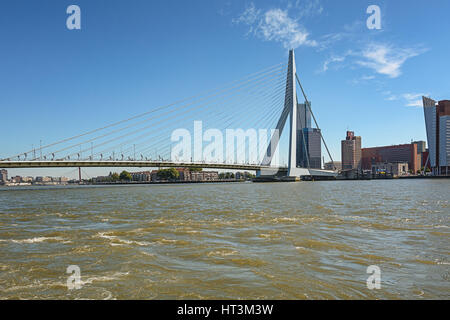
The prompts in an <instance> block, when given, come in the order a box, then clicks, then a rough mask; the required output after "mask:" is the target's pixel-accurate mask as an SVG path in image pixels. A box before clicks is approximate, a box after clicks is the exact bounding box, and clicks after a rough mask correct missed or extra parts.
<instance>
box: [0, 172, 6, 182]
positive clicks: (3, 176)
mask: <svg viewBox="0 0 450 320" xmlns="http://www.w3.org/2000/svg"><path fill="white" fill-rule="evenodd" d="M6 182H8V171H7V170H5V169H2V170H0V183H6Z"/></svg>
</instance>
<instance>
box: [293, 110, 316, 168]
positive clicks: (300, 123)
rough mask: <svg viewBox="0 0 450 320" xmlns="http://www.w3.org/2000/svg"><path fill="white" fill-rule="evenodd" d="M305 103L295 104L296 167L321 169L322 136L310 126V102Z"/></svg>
mask: <svg viewBox="0 0 450 320" xmlns="http://www.w3.org/2000/svg"><path fill="white" fill-rule="evenodd" d="M307 103H309V106H308V105H306V102H305V103H304V104H298V105H297V144H298V147H297V167H300V168H311V169H322V136H321V132H320V129H316V128H312V126H311V111H310V107H311V102H307Z"/></svg>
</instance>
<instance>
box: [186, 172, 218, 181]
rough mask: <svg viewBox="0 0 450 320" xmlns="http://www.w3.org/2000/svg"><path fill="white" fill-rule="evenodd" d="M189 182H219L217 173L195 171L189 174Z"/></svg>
mask: <svg viewBox="0 0 450 320" xmlns="http://www.w3.org/2000/svg"><path fill="white" fill-rule="evenodd" d="M190 176H191V179H190V181H216V180H219V173H218V172H216V171H197V172H191V173H190Z"/></svg>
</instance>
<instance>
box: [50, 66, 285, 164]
mask: <svg viewBox="0 0 450 320" xmlns="http://www.w3.org/2000/svg"><path fill="white" fill-rule="evenodd" d="M278 72H279V70H277V71H274V72H271V73H270V74H268V75H265V76H264V77H262V78H260V79H256V82H255V83H256V84H258V83H260V84H261V83H265V81H269V80H270V79H271V78H274V76H276V75H277V73H278ZM266 79H269V80H266ZM249 84H251V83H249ZM249 84H246V85H247V86H248V85H249ZM237 89H239V88H237ZM241 90H242V89H241ZM237 92H239V91H237ZM219 98H224V97H219ZM216 99H218V98H216ZM191 105H193V104H191ZM205 105H206V104H205ZM189 106H190V105H189ZM182 107H183V106H182ZM182 107H179V108H178V109H180V108H182ZM197 107H198V106H197ZM170 114H172V111H169V112H166V113H164V114H163V115H170ZM161 116H162V115H159V116H158V117H155V118H159V117H161ZM178 116H179V115H178ZM173 117H174V116H173V114H172V116H171V119H173ZM148 121H149V120H144V121H141V122H139V123H134V124H131V125H128V126H126V127H124V128H119V129H117V130H114V131H112V132H109V133H106V134H103V135H101V136H98V137H94V138H91V139H89V140H85V141H82V142H80V143H77V144H74V145H71V146H68V147H64V148H62V149H59V150H57V151H54V152H53V153H52V154H53V155H54V154H56V153H60V152H62V151H66V150H70V149H73V148H75V147H77V146H80V145H83V144H87V143H89V142H92V141H95V140H99V139H101V138H104V137H107V136H109V135H112V134H114V133H118V132H120V131H123V130H124V129H129V128H132V127H135V126H136V125H137V124H142V123H145V122H148ZM152 126H153V125H150V126H147V127H144V128H141V129H139V130H136V131H134V132H132V133H128V134H126V136H129V135H131V134H133V133H136V132H138V131H140V130H143V129H145V128H149V127H152ZM121 137H123V136H121ZM121 137H118V138H117V139H119V138H121ZM111 141H114V139H112V140H110V141H109V142H111ZM103 144H105V143H103ZM95 147H98V145H96V146H95ZM86 151H88V149H87V148H86V149H85V150H81V152H86ZM76 154H78V152H74V153H73V154H70V155H69V156H73V155H76ZM48 155H49V154H47V156H48Z"/></svg>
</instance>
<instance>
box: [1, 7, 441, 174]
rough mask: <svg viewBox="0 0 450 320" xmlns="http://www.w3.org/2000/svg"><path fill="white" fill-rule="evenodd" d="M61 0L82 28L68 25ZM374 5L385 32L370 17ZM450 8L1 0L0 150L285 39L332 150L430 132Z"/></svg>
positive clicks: (124, 111)
mask: <svg viewBox="0 0 450 320" xmlns="http://www.w3.org/2000/svg"><path fill="white" fill-rule="evenodd" d="M70 4H76V5H78V6H79V7H80V8H81V19H82V20H81V30H68V29H67V28H66V19H67V17H68V15H67V14H66V8H67V7H68V6H69V5H70ZM369 5H378V6H379V7H380V8H381V19H382V20H381V21H382V22H381V30H369V29H368V28H367V27H366V20H367V18H368V17H369V14H367V13H366V9H367V7H368V6H369ZM449 13H450V2H449V1H447V0H436V1H404V0H397V1H377V0H371V1H364V0H346V1H336V0H303V1H302V0H299V1H295V0H291V1H253V2H252V1H241V0H234V1H206V0H205V1H167V0H165V1H138V0H133V1H100V0H90V1H82V0H75V1H74V0H72V1H64V0H46V1H12V0H4V1H2V2H1V3H0V43H1V50H0V108H1V119H2V134H1V137H0V146H1V147H0V158H2V157H6V156H10V155H11V154H15V153H18V152H22V151H25V150H26V149H30V148H31V145H32V144H33V145H34V146H37V145H38V144H39V141H40V140H43V141H44V144H45V143H50V142H53V141H57V140H60V139H63V138H65V137H70V136H73V135H76V134H78V133H80V132H84V131H87V130H90V129H93V128H97V127H100V126H103V125H105V124H108V123H112V122H114V121H118V120H121V119H125V118H128V117H130V116H132V115H134V114H139V113H142V112H145V111H147V110H149V109H152V108H154V107H156V106H159V105H164V104H168V103H170V102H173V101H176V100H178V99H181V98H184V97H189V96H192V95H193V94H196V93H199V92H203V91H205V90H208V89H212V88H215V87H218V86H220V85H222V84H226V83H229V82H230V81H233V80H236V79H239V78H242V77H243V76H245V75H247V74H251V73H253V72H255V71H258V70H261V69H263V68H265V67H268V66H272V65H274V64H276V63H279V62H283V61H286V60H287V56H288V49H289V48H295V50H296V59H297V72H298V74H299V75H300V77H301V79H302V82H303V85H304V87H305V89H306V91H307V94H308V96H309V99H310V100H311V101H312V106H313V110H314V111H315V113H316V116H317V118H318V121H319V124H320V126H321V127H322V129H323V133H324V136H325V139H326V140H327V142H328V144H329V146H330V149H331V152H332V155H333V157H334V158H335V159H339V158H340V140H341V139H342V138H344V137H345V131H346V130H347V129H349V130H353V131H355V133H356V134H357V135H361V136H362V143H363V147H370V146H377V145H390V144H399V143H408V142H410V141H411V140H426V133H425V125H424V117H423V110H422V108H421V107H420V104H419V103H418V101H419V100H420V97H421V95H427V96H431V97H432V98H434V99H436V100H442V99H450V92H449V91H450V89H449V88H450V77H449V76H448V72H449V70H450V59H449V58H448V57H449V54H448V53H449V52H450V33H449V32H448V31H449V30H450V19H449V18H448V17H449ZM244 116H249V117H251V116H252V115H244ZM89 170H91V171H89ZM89 170H87V171H88V172H90V174H92V175H95V174H100V173H101V172H100V171H99V169H89ZM66 171H67V170H66ZM55 172H59V171H55V170H48V171H45V172H42V171H41V172H36V171H35V170H28V171H24V170H10V174H31V175H36V174H53V173H55Z"/></svg>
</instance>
